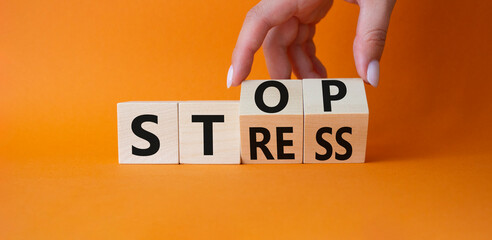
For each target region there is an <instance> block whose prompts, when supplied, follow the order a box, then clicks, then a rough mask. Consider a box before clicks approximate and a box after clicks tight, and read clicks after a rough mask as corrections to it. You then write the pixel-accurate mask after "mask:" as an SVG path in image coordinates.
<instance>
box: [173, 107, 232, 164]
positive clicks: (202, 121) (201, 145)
mask: <svg viewBox="0 0 492 240" xmlns="http://www.w3.org/2000/svg"><path fill="white" fill-rule="evenodd" d="M240 144H241V143H240V138H239V101H190V102H180V103H179V145H180V163H184V164H186V163H190V164H240V163H241V160H240Z"/></svg>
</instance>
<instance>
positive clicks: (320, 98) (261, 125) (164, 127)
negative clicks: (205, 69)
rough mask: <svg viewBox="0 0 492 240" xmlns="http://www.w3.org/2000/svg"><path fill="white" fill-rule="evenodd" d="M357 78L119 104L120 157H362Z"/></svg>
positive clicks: (364, 120)
mask: <svg viewBox="0 0 492 240" xmlns="http://www.w3.org/2000/svg"><path fill="white" fill-rule="evenodd" d="M367 125H368V108H367V101H366V97H365V90H364V84H363V82H362V80H361V79H304V80H249V81H245V82H243V83H242V87H241V98H240V101H187V102H125V103H119V104H118V148H119V162H120V163H130V164H166V163H167V164H177V163H183V164H187V163H190V164H239V163H245V164H247V163H335V162H364V159H365V148H366V139H367Z"/></svg>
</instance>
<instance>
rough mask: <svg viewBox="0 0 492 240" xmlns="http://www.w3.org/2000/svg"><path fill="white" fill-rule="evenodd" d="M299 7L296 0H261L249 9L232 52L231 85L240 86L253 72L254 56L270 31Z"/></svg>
mask: <svg viewBox="0 0 492 240" xmlns="http://www.w3.org/2000/svg"><path fill="white" fill-rule="evenodd" d="M296 9H297V3H296V1H295V0H289V1H283V0H269V1H261V2H260V3H258V4H257V5H256V6H254V7H253V8H252V9H251V10H249V12H248V14H247V15H246V18H245V19H244V23H243V27H242V28H241V32H240V33H239V37H238V39H237V42H236V47H235V48H234V51H233V53H232V65H231V69H232V70H231V71H230V74H232V76H228V77H230V78H231V80H230V81H231V85H232V86H238V85H239V84H241V82H242V81H243V80H244V79H246V77H247V76H248V75H249V73H250V72H251V66H252V65H253V58H254V55H255V53H256V51H258V49H260V47H261V45H262V44H263V40H264V39H265V37H266V35H267V33H268V31H269V30H270V29H271V28H273V27H275V26H277V25H280V24H282V23H284V22H285V21H287V20H288V19H289V18H290V17H292V16H293V15H294V13H295V11H296Z"/></svg>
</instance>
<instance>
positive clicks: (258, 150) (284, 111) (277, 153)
mask: <svg viewBox="0 0 492 240" xmlns="http://www.w3.org/2000/svg"><path fill="white" fill-rule="evenodd" d="M240 105H241V106H240V122H241V162H242V163H245V164H248V163H302V148H303V142H302V141H303V130H304V129H303V105H302V81H301V80H249V81H244V82H243V83H242V84H241V101H240Z"/></svg>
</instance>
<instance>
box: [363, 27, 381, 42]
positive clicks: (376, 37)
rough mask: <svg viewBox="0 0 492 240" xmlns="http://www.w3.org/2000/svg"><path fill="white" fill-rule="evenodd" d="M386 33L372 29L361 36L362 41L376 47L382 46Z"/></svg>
mask: <svg viewBox="0 0 492 240" xmlns="http://www.w3.org/2000/svg"><path fill="white" fill-rule="evenodd" d="M386 34H387V31H386V30H385V29H373V30H371V31H368V32H366V33H365V34H364V35H363V36H362V40H363V41H364V42H367V43H371V44H375V45H377V46H384V44H385V42H386Z"/></svg>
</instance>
